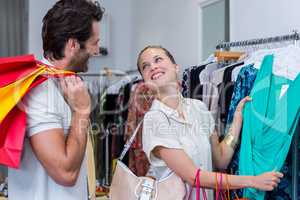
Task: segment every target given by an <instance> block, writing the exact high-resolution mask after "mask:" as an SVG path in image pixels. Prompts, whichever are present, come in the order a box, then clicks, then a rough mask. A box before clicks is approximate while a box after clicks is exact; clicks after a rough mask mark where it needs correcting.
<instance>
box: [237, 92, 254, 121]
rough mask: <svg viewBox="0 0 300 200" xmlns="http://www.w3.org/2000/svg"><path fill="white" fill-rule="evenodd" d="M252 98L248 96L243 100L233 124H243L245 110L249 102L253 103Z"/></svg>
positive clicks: (238, 106)
mask: <svg viewBox="0 0 300 200" xmlns="http://www.w3.org/2000/svg"><path fill="white" fill-rule="evenodd" d="M251 100H252V99H251V97H249V96H246V97H245V98H243V99H242V100H241V101H240V102H239V104H238V105H237V107H236V110H235V112H234V115H233V123H242V122H243V109H244V106H245V104H246V103H247V102H249V101H251Z"/></svg>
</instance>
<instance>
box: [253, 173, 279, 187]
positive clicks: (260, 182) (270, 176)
mask: <svg viewBox="0 0 300 200" xmlns="http://www.w3.org/2000/svg"><path fill="white" fill-rule="evenodd" d="M282 177H283V174H282V173H280V172H274V171H273V172H266V173H263V174H261V175H259V176H254V177H253V179H252V183H251V184H250V185H251V187H252V188H256V189H259V190H263V191H271V190H273V189H274V188H275V187H277V185H278V184H279V182H280V179H281V178H282Z"/></svg>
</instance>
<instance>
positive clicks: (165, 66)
mask: <svg viewBox="0 0 300 200" xmlns="http://www.w3.org/2000/svg"><path fill="white" fill-rule="evenodd" d="M137 65H138V69H139V71H140V73H141V75H142V77H143V79H144V81H145V84H147V85H149V86H150V87H151V88H152V89H153V90H155V91H156V99H155V100H154V101H153V104H152V106H151V108H150V111H149V112H148V113H147V114H146V115H145V118H144V124H143V150H144V151H145V153H146V155H147V157H148V160H149V161H150V164H151V175H153V176H155V177H156V178H157V179H160V178H162V176H163V175H164V174H165V172H166V171H167V170H168V169H170V170H172V171H174V172H175V173H176V174H177V175H178V176H179V177H181V178H182V180H183V181H184V182H185V183H186V185H187V187H190V186H194V180H195V174H196V172H197V169H199V168H200V169H201V178H200V179H201V187H203V188H215V178H214V177H215V172H212V163H213V164H214V166H215V167H216V168H218V169H225V168H226V167H227V165H228V163H229V162H230V160H231V158H232V155H233V153H234V148H235V146H236V144H237V142H238V139H239V134H240V130H241V127H242V109H243V107H244V104H245V103H246V102H248V101H250V100H251V99H250V97H246V98H245V99H243V100H242V101H241V102H240V103H239V105H238V108H237V110H236V112H235V116H234V121H233V123H232V126H231V128H230V130H229V133H228V134H227V136H226V137H225V139H224V140H223V141H222V142H219V138H218V134H217V133H216V131H215V124H214V121H213V118H212V116H211V114H210V112H209V111H208V110H207V108H206V106H205V105H204V104H203V103H202V102H201V101H199V100H195V99H188V98H183V97H182V96H181V94H180V89H179V84H178V82H179V80H178V73H179V66H178V65H177V64H176V62H175V60H174V58H173V56H172V55H171V54H170V53H169V52H168V51H167V50H166V49H164V48H163V47H160V46H148V47H146V48H145V49H143V50H142V51H141V52H140V54H139V56H138V61H137ZM282 176H283V175H282V174H281V173H279V172H267V173H264V174H261V175H259V176H235V175H228V182H229V187H230V189H238V188H245V187H252V188H256V189H260V190H265V191H269V190H273V189H274V188H275V187H276V186H277V184H278V183H279V182H280V178H282ZM226 186H227V184H226V180H225V178H224V179H223V181H222V187H223V188H225V187H226ZM189 189H190V188H189ZM206 192H207V193H208V199H213V194H212V190H207V191H206ZM193 196H194V195H193Z"/></svg>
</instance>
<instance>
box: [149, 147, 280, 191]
mask: <svg viewBox="0 0 300 200" xmlns="http://www.w3.org/2000/svg"><path fill="white" fill-rule="evenodd" d="M153 154H154V155H155V156H156V157H158V158H160V159H162V160H163V161H164V162H165V163H166V164H167V166H168V167H169V168H170V169H171V170H173V171H174V172H175V173H176V174H177V175H178V176H179V177H181V178H182V179H183V180H184V181H185V182H187V183H188V184H190V185H193V186H194V180H195V175H196V172H197V167H196V166H195V164H194V163H193V161H192V160H191V159H190V158H189V157H188V155H187V154H186V153H185V152H184V151H183V150H181V149H169V148H165V147H162V146H158V147H155V149H154V150H153ZM199 156H201V155H199ZM282 176H283V175H282V174H281V173H278V172H267V173H264V174H262V175H259V176H236V175H228V183H229V184H228V185H229V189H238V188H246V187H252V188H256V189H259V190H264V191H270V190H273V189H274V187H276V186H277V184H278V183H279V182H280V178H281V177H282ZM200 179H201V181H200V182H201V187H205V188H215V184H216V181H215V172H208V171H201V174H200ZM222 187H223V188H225V187H227V184H226V179H225V178H223V181H222Z"/></svg>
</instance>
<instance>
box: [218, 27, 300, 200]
mask: <svg viewBox="0 0 300 200" xmlns="http://www.w3.org/2000/svg"><path fill="white" fill-rule="evenodd" d="M299 40H300V34H299V32H298V31H297V30H294V31H293V34H289V35H282V36H275V37H268V38H259V39H250V40H243V41H235V42H222V43H220V44H218V45H217V46H216V49H217V50H229V49H230V48H231V47H247V46H255V45H262V44H270V43H277V42H285V41H294V43H295V44H297V42H298V41H299ZM296 133H298V134H295V135H294V137H293V141H292V144H291V147H290V150H291V151H292V199H293V200H298V196H299V194H298V185H299V182H298V172H299V161H298V155H299V153H298V144H299V134H300V120H299V122H298V125H297V129H296Z"/></svg>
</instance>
